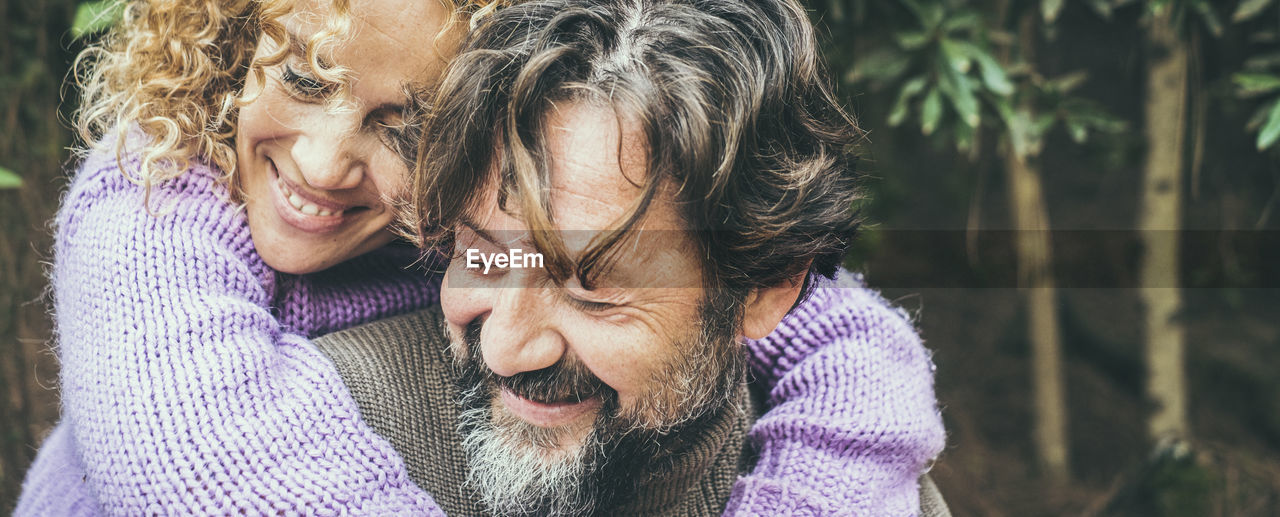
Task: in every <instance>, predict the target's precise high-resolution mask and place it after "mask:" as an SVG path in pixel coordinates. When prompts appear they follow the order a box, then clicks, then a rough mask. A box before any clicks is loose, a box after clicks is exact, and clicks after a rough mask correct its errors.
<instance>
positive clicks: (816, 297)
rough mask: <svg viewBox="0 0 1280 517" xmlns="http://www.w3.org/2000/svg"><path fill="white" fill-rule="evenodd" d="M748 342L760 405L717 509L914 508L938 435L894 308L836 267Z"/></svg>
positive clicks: (913, 349) (920, 362) (920, 371)
mask: <svg viewBox="0 0 1280 517" xmlns="http://www.w3.org/2000/svg"><path fill="white" fill-rule="evenodd" d="M748 348H749V354H750V358H751V363H752V371H753V372H754V373H755V375H756V377H757V379H756V382H761V383H764V384H763V386H764V387H765V388H767V389H768V401H767V402H768V403H767V407H768V411H767V412H766V413H765V414H764V415H762V416H761V417H760V419H759V420H758V421H756V423H755V426H754V427H752V429H751V438H752V440H753V441H755V442H756V443H757V444H758V445H759V446H760V458H759V460H758V462H757V463H756V466H755V469H754V470H753V471H752V472H751V473H750V474H748V475H746V476H743V477H742V478H740V479H739V480H738V481H737V483H736V484H735V485H734V490H733V496H732V498H731V500H730V502H729V505H728V508H727V510H726V512H725V514H726V515H744V516H745V515H795V514H800V515H859V516H862V515H866V516H882V515H893V516H907V515H917V514H918V513H919V495H918V493H919V492H918V490H919V485H918V484H917V483H918V478H919V477H920V476H921V475H922V474H923V473H924V472H925V471H926V470H928V468H929V465H930V463H931V462H932V461H933V459H934V458H936V457H937V455H938V454H939V453H940V452H941V451H942V447H943V445H944V442H945V435H944V432H943V428H942V417H941V414H940V413H939V412H938V408H937V401H936V400H935V397H934V392H933V371H934V366H933V362H932V360H931V359H930V356H929V352H928V350H926V349H925V348H924V346H923V344H922V343H921V341H920V338H919V336H918V335H917V334H916V331H915V329H914V328H913V327H912V325H911V323H910V321H908V319H907V318H906V317H905V315H904V314H902V313H901V312H900V311H898V310H895V309H893V308H891V307H889V305H888V304H887V302H885V301H884V300H883V299H882V298H880V296H879V295H878V294H876V293H875V292H873V291H871V290H869V289H867V288H866V287H865V286H863V285H862V284H861V281H860V280H859V279H857V278H855V277H854V276H853V275H852V274H850V273H848V272H845V271H840V272H839V273H838V276H837V279H836V280H835V281H828V280H826V279H822V280H820V281H819V283H818V285H817V286H816V287H815V289H814V292H813V293H812V295H811V296H810V297H809V298H808V299H806V300H805V301H804V302H803V303H801V304H800V305H799V306H798V307H797V308H796V309H795V310H793V311H792V313H791V314H789V315H788V316H787V317H786V318H785V319H784V320H783V322H782V324H781V325H779V326H778V328H777V330H775V331H774V332H773V333H772V334H770V335H769V336H768V337H766V338H765V339H762V340H759V341H751V342H749V343H748Z"/></svg>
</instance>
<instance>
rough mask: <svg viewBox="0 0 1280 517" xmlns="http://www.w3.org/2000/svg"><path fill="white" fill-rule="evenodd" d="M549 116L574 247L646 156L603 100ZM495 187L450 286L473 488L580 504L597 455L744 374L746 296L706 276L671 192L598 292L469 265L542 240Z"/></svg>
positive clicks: (461, 240) (645, 438) (461, 231)
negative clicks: (740, 340)
mask: <svg viewBox="0 0 1280 517" xmlns="http://www.w3.org/2000/svg"><path fill="white" fill-rule="evenodd" d="M548 122H549V124H548V125H547V127H548V128H549V129H548V133H547V134H546V135H545V142H546V145H547V151H548V152H549V153H550V155H551V156H552V163H553V165H552V168H551V178H550V184H551V187H552V189H551V192H550V193H549V195H550V202H551V206H552V209H553V210H554V212H555V218H556V225H557V227H558V229H560V230H562V233H561V235H563V238H564V241H565V244H566V246H567V247H568V249H569V252H570V255H571V256H578V254H579V253H580V252H581V251H582V250H584V249H586V248H587V247H588V243H587V241H589V240H590V237H591V236H593V235H595V234H596V233H595V232H596V231H599V230H606V229H609V228H612V227H614V226H615V225H616V224H617V219H618V218H619V217H621V216H622V215H624V214H626V213H628V212H629V211H630V209H631V206H632V204H633V203H634V202H635V201H636V200H637V199H638V198H639V197H640V195H641V190H640V188H639V187H637V184H639V183H641V182H642V180H643V179H644V174H646V162H645V160H646V151H645V149H644V147H643V145H641V143H640V142H641V140H640V139H638V138H637V135H636V133H635V132H634V130H633V129H632V128H631V127H630V125H628V124H625V123H624V124H619V121H618V119H617V118H616V117H615V116H614V112H613V111H612V110H609V109H602V108H599V107H596V106H593V105H590V104H581V103H579V104H565V105H560V106H558V109H553V110H552V112H551V113H550V114H549V115H548ZM628 178H630V179H628ZM495 190H496V188H490V189H487V191H486V192H483V196H482V198H481V202H480V203H479V205H478V209H477V210H475V211H474V212H473V213H472V214H470V217H468V221H467V223H466V224H465V225H463V227H461V228H458V229H457V230H458V231H457V237H456V241H455V242H456V246H457V249H456V250H455V259H454V260H453V261H452V262H451V264H450V266H449V271H448V273H447V274H446V275H445V282H444V287H443V289H442V292H441V305H442V306H443V308H444V314H445V317H446V320H447V325H448V328H449V331H450V334H451V336H452V338H453V349H454V353H455V359H457V361H458V364H459V365H460V377H461V381H460V384H461V387H462V389H463V392H464V396H465V398H466V401H465V404H466V405H467V406H468V407H467V408H464V409H465V410H466V415H465V416H464V427H465V428H466V430H467V436H466V437H465V438H464V439H465V442H466V445H467V448H468V451H469V453H470V454H471V460H472V468H473V479H472V484H473V485H475V488H477V489H478V490H479V491H480V492H481V495H482V496H484V497H485V499H486V502H488V503H489V504H490V506H491V507H494V508H493V509H494V510H495V511H499V512H500V513H508V512H511V513H515V512H530V511H535V512H537V513H554V512H555V511H560V510H564V511H576V512H581V511H582V507H581V505H583V504H590V501H589V499H591V498H592V496H598V491H596V490H595V489H593V488H591V487H590V484H591V479H593V478H595V479H598V478H599V473H600V472H601V471H602V467H603V466H604V465H606V464H610V463H613V464H616V463H617V462H618V461H625V460H622V458H625V457H628V456H634V455H635V454H636V453H637V449H638V448H641V447H642V446H643V445H644V444H651V443H653V438H654V437H656V436H660V435H661V434H663V433H666V432H669V431H671V430H672V429H675V428H678V427H679V426H680V425H681V424H683V423H685V422H687V421H688V420H690V419H692V418H695V417H697V416H699V415H701V414H704V413H706V412H707V411H709V410H712V409H715V408H718V407H720V406H721V405H722V404H724V401H725V400H726V399H727V393H729V392H731V388H732V387H736V385H737V382H738V381H739V380H740V379H741V372H742V369H743V366H742V364H743V362H744V357H743V355H742V353H741V351H740V350H739V348H738V345H737V335H738V334H737V328H738V322H739V319H740V314H741V312H740V309H741V302H742V300H741V299H732V297H729V296H728V295H724V294H717V293H712V292H709V291H707V290H704V289H702V288H701V287H700V286H702V285H703V284H702V273H701V264H700V262H699V260H698V251H697V249H698V248H697V246H696V245H695V243H694V241H693V240H692V237H691V235H690V233H689V232H688V231H687V228H686V225H685V223H684V222H683V220H682V218H681V217H680V215H679V212H678V210H677V205H676V203H675V201H674V194H673V193H672V192H670V191H662V192H660V193H659V195H658V196H657V198H656V199H655V200H654V202H653V204H652V205H650V207H649V208H648V210H647V211H646V212H645V215H644V217H643V219H642V220H641V221H640V224H638V225H637V226H636V227H637V228H639V229H640V230H639V231H637V232H634V234H633V236H632V237H631V240H628V241H626V242H625V243H624V244H622V245H620V246H619V248H618V249H619V252H618V253H617V254H616V255H615V257H614V260H613V262H611V264H612V266H611V267H610V268H608V270H607V272H606V273H604V275H603V276H602V277H601V278H600V281H599V282H598V287H597V288H595V289H593V290H586V289H583V288H582V287H581V284H580V283H579V282H578V281H577V280H576V279H573V280H570V281H569V282H568V284H567V285H565V286H564V287H559V286H556V285H555V284H554V282H552V281H551V280H550V278H549V276H548V275H547V272H546V270H545V269H542V268H539V267H524V268H515V267H508V268H497V267H494V268H490V270H489V272H488V273H487V274H486V273H485V272H484V271H483V269H481V268H468V267H467V266H468V260H467V257H466V255H467V250H468V249H476V250H479V251H478V253H483V254H486V255H492V254H496V253H502V254H507V253H508V252H509V250H511V249H514V248H521V249H522V250H523V252H525V253H528V252H532V251H533V250H532V245H531V244H530V242H529V240H528V239H527V238H525V237H526V230H527V228H526V226H525V224H524V223H523V222H522V221H521V220H520V219H519V217H518V215H519V214H515V215H514V216H513V215H512V214H508V213H505V212H503V211H502V210H500V209H499V206H498V202H497V194H496V192H495ZM517 204H518V203H516V202H514V201H513V202H511V203H508V206H515V205H517ZM566 491H567V493H565V492H566ZM593 492H596V493H593Z"/></svg>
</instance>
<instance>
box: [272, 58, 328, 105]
mask: <svg viewBox="0 0 1280 517" xmlns="http://www.w3.org/2000/svg"><path fill="white" fill-rule="evenodd" d="M280 80H281V81H284V84H286V85H288V86H289V89H290V90H292V91H293V93H295V94H297V95H299V96H302V97H307V98H313V99H318V98H321V97H324V96H325V95H328V94H329V92H330V91H331V90H332V88H330V87H329V85H326V84H325V83H324V82H322V81H320V80H319V79H316V78H315V77H311V76H309V75H304V74H301V73H298V72H296V71H294V69H293V68H292V67H290V66H289V65H284V71H283V72H281V73H280Z"/></svg>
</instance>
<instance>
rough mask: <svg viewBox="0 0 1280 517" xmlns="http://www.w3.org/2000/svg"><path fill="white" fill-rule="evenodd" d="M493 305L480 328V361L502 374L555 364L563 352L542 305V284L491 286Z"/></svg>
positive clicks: (544, 301) (558, 338)
mask: <svg viewBox="0 0 1280 517" xmlns="http://www.w3.org/2000/svg"><path fill="white" fill-rule="evenodd" d="M495 289H496V291H497V292H494V293H493V295H494V300H493V308H492V310H491V311H490V313H489V317H488V318H487V319H486V320H485V322H484V327H483V328H482V330H481V332H480V349H481V352H482V355H483V357H484V362H485V364H487V365H488V366H489V369H490V370H493V373H496V374H498V375H501V376H504V377H510V376H512V375H515V374H518V373H523V372H532V371H537V370H541V369H543V368H547V367H549V366H551V365H554V364H556V362H557V361H559V360H560V358H561V357H562V356H563V355H564V354H565V349H566V343H565V341H564V337H563V336H562V335H561V334H560V333H559V332H558V331H557V330H556V328H555V325H553V324H552V323H551V320H550V319H549V318H548V316H550V315H549V314H547V313H546V312H545V311H544V310H543V309H544V308H545V307H547V305H548V304H547V301H546V300H543V299H542V296H540V295H541V293H542V292H543V291H545V289H544V288H536V287H527V288H526V287H505V288H503V287H500V288H495Z"/></svg>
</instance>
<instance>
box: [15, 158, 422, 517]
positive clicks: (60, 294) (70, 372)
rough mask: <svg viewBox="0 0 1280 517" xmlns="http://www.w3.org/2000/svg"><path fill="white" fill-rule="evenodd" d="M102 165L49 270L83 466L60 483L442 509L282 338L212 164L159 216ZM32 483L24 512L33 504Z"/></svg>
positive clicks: (241, 502)
mask: <svg viewBox="0 0 1280 517" xmlns="http://www.w3.org/2000/svg"><path fill="white" fill-rule="evenodd" d="M96 158H99V159H97V160H96V161H95V160H94V159H90V161H89V163H87V164H86V165H85V166H84V167H83V169H82V171H81V173H80V176H81V177H78V178H77V179H76V181H75V182H74V184H73V186H72V189H71V191H70V192H69V193H68V195H67V197H66V198H65V199H64V202H63V208H62V210H61V211H60V213H59V216H58V228H57V240H56V242H57V244H56V249H55V265H54V268H53V278H52V281H53V288H54V295H55V314H56V317H57V329H58V355H59V358H60V360H61V363H62V374H61V378H62V398H63V422H62V424H60V425H61V427H65V428H66V429H65V432H67V433H69V435H70V440H64V441H63V442H65V443H67V444H69V445H70V446H72V447H74V448H75V449H76V450H75V451H74V453H73V455H72V456H74V457H75V458H76V459H78V460H79V461H78V462H79V465H80V466H81V467H82V468H83V472H67V473H65V474H66V476H74V477H79V478H81V479H82V485H83V486H84V487H85V489H86V490H87V492H88V493H90V494H93V497H94V499H95V500H96V501H97V503H98V505H100V507H101V510H103V511H104V513H111V514H149V513H153V512H157V511H161V510H162V511H163V513H179V514H186V513H191V514H209V513H217V514H224V513H241V512H244V513H249V514H275V513H281V512H285V513H287V512H296V511H314V512H316V513H329V512H338V511H354V512H356V513H361V514H366V513H367V514H404V513H411V514H437V515H439V514H441V512H440V511H439V509H438V507H436V506H435V504H434V502H433V501H432V500H431V498H430V497H429V496H428V495H427V494H425V493H424V492H422V491H421V490H420V489H418V488H417V487H416V486H414V485H413V483H412V482H411V481H410V480H409V479H408V476H407V474H406V471H405V468H404V465H403V462H402V461H401V459H400V457H399V456H398V455H397V454H396V453H395V451H394V450H393V449H392V448H391V446H390V444H389V443H388V442H387V441H386V440H384V439H382V438H381V437H379V436H377V435H376V434H375V433H373V431H372V430H371V429H370V428H369V427H368V426H367V425H365V424H364V422H362V421H361V419H360V415H359V412H358V409H357V406H356V404H355V403H354V401H353V400H352V399H351V396H350V395H349V393H348V392H347V391H346V389H345V387H344V386H343V384H342V381H341V379H340V377H339V376H338V374H337V372H336V371H335V370H334V368H333V366H332V364H331V363H330V362H329V361H328V359H327V358H325V357H324V355H323V354H321V353H320V352H318V351H317V350H316V349H315V348H314V347H313V346H312V345H311V344H310V343H309V342H308V341H307V340H306V339H305V338H304V337H302V336H301V335H298V334H292V333H288V332H285V331H284V330H283V329H282V326H281V324H280V322H279V321H278V319H277V316H276V314H273V311H272V309H271V307H272V304H273V295H274V292H275V285H274V277H275V274H274V272H273V271H271V270H270V269H269V268H268V267H267V266H266V265H265V264H263V263H262V262H261V260H260V259H258V258H257V255H256V253H254V251H253V243H252V240H251V239H250V236H249V230H248V226H247V224H246V223H245V221H244V216H243V212H241V211H238V210H236V209H235V208H234V207H233V206H231V205H229V204H228V203H227V202H226V201H225V200H224V194H225V193H224V192H222V191H221V190H220V187H219V186H218V185H217V182H216V180H215V175H214V174H213V172H212V171H208V170H207V169H202V168H200V167H196V168H194V169H193V170H191V171H188V172H187V173H185V174H184V175H183V176H181V177H179V178H178V179H176V180H172V181H170V182H167V183H165V184H164V185H162V186H157V187H156V188H155V189H154V191H153V192H152V196H151V206H152V207H153V208H155V209H157V210H158V211H159V212H161V214H162V215H160V216H158V217H154V216H152V215H149V214H147V213H146V212H145V211H144V210H143V209H142V197H143V191H142V189H141V188H140V187H137V186H135V185H133V184H131V183H128V182H127V181H126V180H125V179H124V178H123V177H122V175H121V174H120V173H119V171H118V170H116V169H115V164H114V160H113V159H110V158H103V157H100V156H99V157H96ZM353 303H357V302H353ZM60 431H62V429H61V428H60ZM49 445H51V446H56V445H57V444H56V443H50V444H49ZM41 455H42V456H45V455H46V452H45V451H42V452H41ZM58 456H60V455H57V454H51V455H50V457H58ZM61 456H63V457H65V456H66V455H61ZM44 463H45V464H51V463H54V462H44ZM37 466H39V464H37ZM68 470H70V469H68ZM28 477H29V481H28V483H27V487H26V488H25V493H24V497H23V501H22V503H21V504H20V508H19V510H20V511H21V510H22V509H23V508H31V509H34V508H38V507H40V504H39V503H40V502H39V501H32V500H29V496H30V497H34V496H35V494H39V493H42V492H41V491H40V490H38V489H37V487H33V486H31V481H33V480H35V479H37V478H41V476H40V473H34V472H33V473H32V474H29V476H28ZM64 477H65V476H64ZM73 481H74V479H73ZM55 495H56V494H55Z"/></svg>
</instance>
